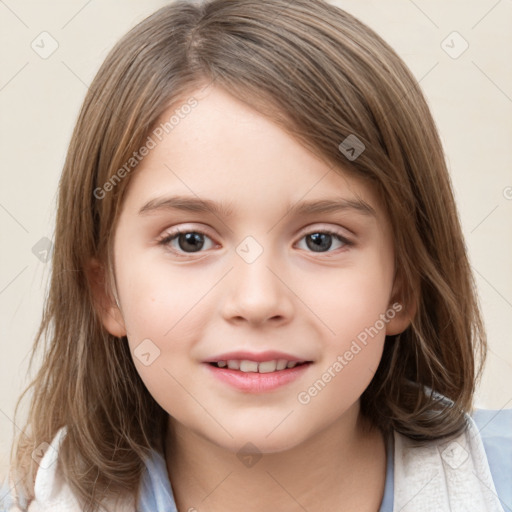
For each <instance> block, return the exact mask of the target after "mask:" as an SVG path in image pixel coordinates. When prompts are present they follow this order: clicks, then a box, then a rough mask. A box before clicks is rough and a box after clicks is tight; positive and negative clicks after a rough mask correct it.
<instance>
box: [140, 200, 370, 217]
mask: <svg viewBox="0 0 512 512" xmlns="http://www.w3.org/2000/svg"><path fill="white" fill-rule="evenodd" d="M162 210H163V211H166V210H181V211H186V212H198V213H213V214H214V215H216V216H220V217H225V218H229V217H232V216H233V207H232V205H231V204H228V203H217V202H215V201H212V200H210V199H200V198H198V197H191V196H190V197H189V196H169V197H156V198H154V199H151V200H149V201H148V202H147V203H145V204H144V206H142V208H141V209H140V210H139V215H146V214H148V213H152V212H157V211H162ZM344 210H354V211H356V212H358V213H361V214H364V215H373V216H376V215H377V214H376V212H375V210H374V208H373V207H372V206H370V205H369V204H368V203H367V202H366V201H363V200H362V199H360V198H355V199H346V198H341V197H340V198H329V199H320V200H316V201H299V202H298V203H296V204H294V205H293V206H289V207H288V209H287V213H286V215H297V216H307V215H313V214H319V213H333V212H339V211H344Z"/></svg>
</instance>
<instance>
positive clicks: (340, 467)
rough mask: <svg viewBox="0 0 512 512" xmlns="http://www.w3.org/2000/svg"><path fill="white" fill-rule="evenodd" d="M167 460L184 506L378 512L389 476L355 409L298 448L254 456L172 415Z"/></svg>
mask: <svg viewBox="0 0 512 512" xmlns="http://www.w3.org/2000/svg"><path fill="white" fill-rule="evenodd" d="M242 444H243V443H242ZM166 460H167V471H168V474H169V479H170V482H171V485H172V489H173V493H174V497H175V500H176V505H177V508H178V510H180V511H189V510H196V509H197V510H208V511H209V512H220V511H222V512H231V511H233V512H234V511H235V510H236V511H239V510H245V511H246V512H253V511H254V512H256V511H258V512H259V511H261V510H297V511H303V510H308V512H320V511H324V510H325V511H326V510H328V509H329V510H343V511H351V510H354V511H357V512H366V511H367V512H377V511H378V510H379V506H380V503H381V501H382V497H383V494H384V486H385V477H386V451H385V443H384V438H383V436H382V434H381V432H380V431H379V430H377V429H375V428H371V426H369V425H368V424H367V422H366V421H365V420H364V419H362V418H361V417H360V414H359V408H358V407H357V408H355V409H354V410H350V411H347V413H345V415H343V417H342V418H339V419H338V420H337V421H336V422H335V423H333V424H331V425H330V426H329V427H328V428H326V429H324V430H322V431H319V432H316V433H314V434H313V435H311V436H310V437H309V438H308V439H307V440H306V441H304V442H303V443H301V444H300V445H297V446H294V447H293V448H290V449H287V450H285V451H281V452H273V453H264V454H259V453H256V454H253V455H252V458H251V456H250V455H248V456H246V457H243V456H242V454H241V453H240V452H239V453H238V454H237V453H236V452H233V451H232V450H228V449H226V448H224V447H222V446H219V445H218V444H216V443H213V442H211V441H210V440H209V439H207V438H205V437H204V436H202V435H199V434H197V433H196V432H193V431H191V430H190V429H188V428H187V427H185V426H184V425H182V424H179V423H178V422H176V421H175V420H174V419H173V418H169V428H168V433H167V439H166ZM341 507H343V508H341Z"/></svg>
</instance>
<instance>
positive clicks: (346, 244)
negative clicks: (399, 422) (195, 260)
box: [158, 228, 354, 258]
mask: <svg viewBox="0 0 512 512" xmlns="http://www.w3.org/2000/svg"><path fill="white" fill-rule="evenodd" d="M187 233H196V234H198V235H204V236H205V237H206V238H209V239H211V240H212V237H210V236H208V234H207V233H205V232H204V231H201V230H197V229H185V230H181V229H179V228H177V229H175V230H174V231H172V232H170V233H167V234H166V235H165V236H164V237H163V238H162V239H160V240H159V241H158V245H162V246H164V247H166V249H168V250H169V251H170V252H172V253H173V254H175V255H177V256H178V257H183V258H186V257H188V256H193V255H195V254H200V253H202V252H205V251H203V250H200V251H197V252H189V253H187V252H183V251H180V252H179V251H176V250H175V249H171V247H170V243H171V242H172V241H173V240H175V239H176V238H177V237H179V236H180V235H184V234H187ZM312 234H323V235H330V236H333V237H335V238H336V239H337V240H339V241H340V242H341V243H343V244H344V245H343V247H340V248H338V249H336V250H338V251H339V250H342V251H343V250H344V249H346V248H348V247H352V246H353V245H354V242H352V241H351V240H348V239H347V238H346V237H345V236H343V235H342V234H340V233H338V232H336V231H333V230H330V229H318V230H313V231H310V232H308V233H305V234H304V235H302V236H301V238H300V239H299V240H302V239H303V238H305V237H307V236H308V235H312ZM336 250H335V251H330V250H328V251H326V252H315V251H307V252H311V253H312V254H322V255H327V257H330V255H329V253H332V252H336Z"/></svg>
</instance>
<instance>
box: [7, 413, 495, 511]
mask: <svg viewBox="0 0 512 512" xmlns="http://www.w3.org/2000/svg"><path fill="white" fill-rule="evenodd" d="M466 420H467V422H468V428H467V429H466V430H465V431H464V432H463V433H462V434H460V435H459V436H457V437H452V438H450V439H449V440H439V441H430V442H428V443H426V444H425V445H424V446H416V445H415V443H414V441H412V440H410V439H409V438H407V437H405V436H403V435H401V434H398V433H397V432H395V433H394V441H395V449H394V500H393V512H505V511H504V510H503V507H502V506H501V504H500V501H499V499H498V498H497V496H496V489H495V486H494V483H493V481H492V476H491V472H490V469H489V464H488V462H487V457H486V454H485V451H484V446H483V443H482V440H481V438H480V434H479V432H478V428H477V427H476V425H475V423H474V421H473V420H472V418H471V417H469V416H468V415H466ZM65 434H66V428H65V427H62V428H61V429H60V430H59V431H58V432H57V435H56V436H55V438H54V440H53V441H52V443H51V445H50V447H49V448H48V449H47V451H46V453H45V455H44V457H43V458H42V460H41V462H40V468H39V470H38V472H37V475H36V481H35V486H34V493H35V497H36V498H35V500H34V501H33V502H32V503H31V504H30V506H29V508H28V512H81V509H80V507H79V505H78V502H77V501H76V499H75V497H74V496H73V494H72V492H71V490H70V488H69V487H68V485H67V484H65V482H64V480H63V478H62V476H61V475H60V473H59V472H57V471H56V470H57V456H58V450H59V447H60V443H61V442H62V439H63V438H64V436H65ZM108 505H109V511H110V512H114V511H115V512H117V511H122V512H130V511H134V510H135V505H134V503H133V500H130V501H126V502H125V503H116V504H112V503H109V504H108ZM8 510H9V512H22V511H21V510H20V509H19V508H16V507H12V508H9V509H8ZM103 510H104V509H103ZM153 512H157V511H153Z"/></svg>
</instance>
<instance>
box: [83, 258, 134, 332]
mask: <svg viewBox="0 0 512 512" xmlns="http://www.w3.org/2000/svg"><path fill="white" fill-rule="evenodd" d="M86 275H87V279H88V281H89V285H90V287H91V291H92V294H93V299H94V307H95V309H96V312H97V313H98V316H99V318H100V319H101V323H102V324H103V326H104V327H105V329H107V331H108V332H109V333H110V334H112V335H113V336H116V337H118V338H121V337H123V336H126V326H125V323H124V319H123V315H122V313H121V310H120V309H119V307H118V306H117V304H116V301H115V299H114V297H113V295H112V293H108V291H107V286H106V284H107V280H106V271H105V269H104V267H103V265H101V264H100V263H99V261H98V260H97V259H96V258H93V259H91V260H90V261H89V263H88V265H87V267H86Z"/></svg>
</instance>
